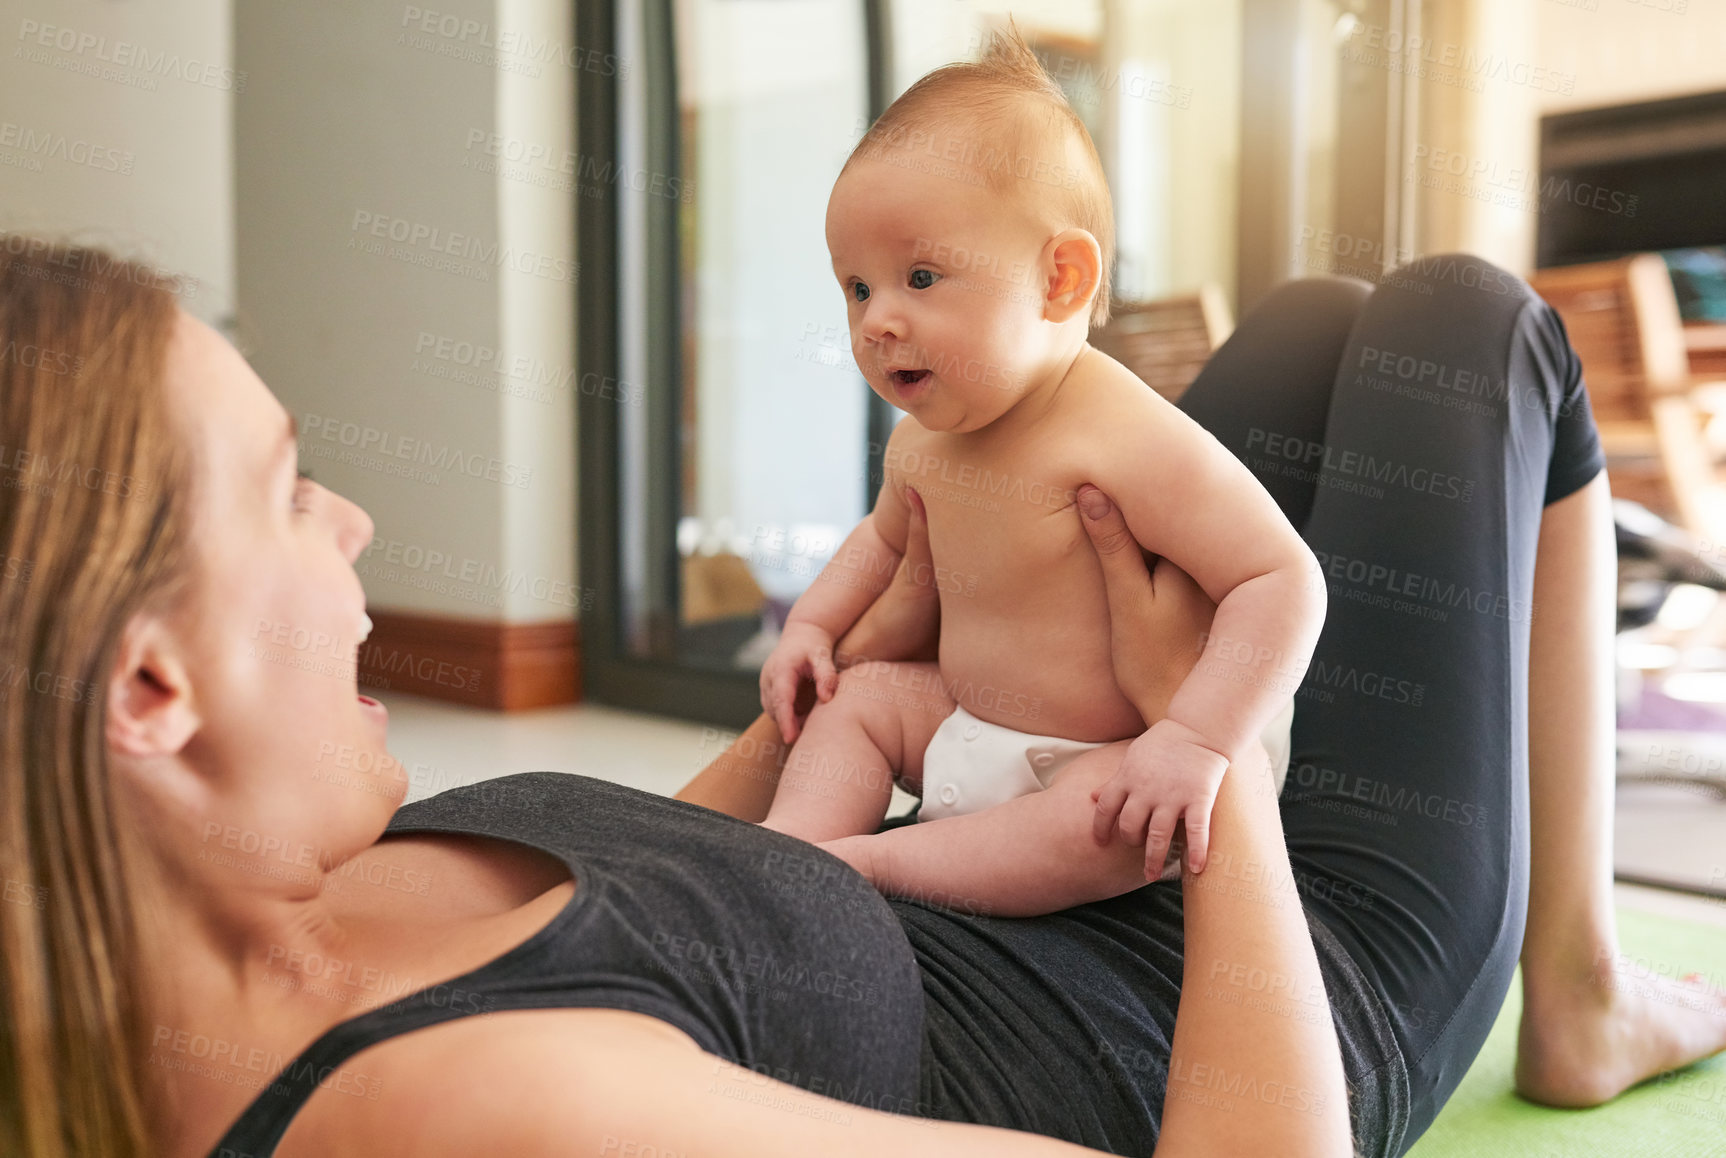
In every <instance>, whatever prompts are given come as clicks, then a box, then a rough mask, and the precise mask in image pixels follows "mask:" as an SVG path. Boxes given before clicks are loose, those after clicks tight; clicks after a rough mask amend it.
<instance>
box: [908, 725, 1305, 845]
mask: <svg viewBox="0 0 1726 1158" xmlns="http://www.w3.org/2000/svg"><path fill="white" fill-rule="evenodd" d="M1293 725H1294V697H1293V696H1290V697H1289V698H1288V699H1287V700H1285V701H1284V702H1283V706H1282V708H1281V709H1280V710H1279V711H1278V712H1277V714H1276V715H1275V716H1272V717H1271V721H1270V723H1268V724H1266V725H1265V727H1264V731H1263V732H1261V733H1260V734H1259V735H1260V738H1261V739H1262V740H1263V741H1264V746H1265V751H1267V752H1268V753H1270V758H1271V775H1272V777H1273V779H1274V780H1275V783H1276V791H1277V793H1278V795H1281V793H1282V787H1283V780H1284V779H1285V778H1286V777H1287V776H1288V766H1289V746H1290V739H1289V736H1290V729H1291V728H1292V727H1293ZM1105 743H1108V741H1087V740H1064V739H1062V738H1061V737H1059V736H1035V735H1032V734H1031V733H1029V732H1017V731H1014V730H1013V729H1012V728H1006V727H1002V726H1001V725H1000V724H991V723H989V722H988V721H987V720H979V719H978V718H977V717H976V716H973V715H972V714H971V713H970V712H967V711H966V710H965V709H964V708H962V707H956V708H954V709H953V714H952V715H950V716H948V717H947V718H946V719H945V720H942V721H941V726H940V727H939V728H936V729H935V735H934V737H933V738H932V739H930V741H929V747H928V748H927V749H926V750H925V751H924V753H923V804H922V807H920V808H919V809H918V810H917V819H918V820H919V821H923V820H944V819H946V818H947V817H950V816H964V815H965V814H967V813H971V812H981V811H983V810H984V809H985V808H993V807H994V806H995V805H997V804H1002V803H1005V802H1006V801H1008V800H1012V799H1014V798H1015V797H1019V796H1025V795H1027V794H1029V793H1032V792H1038V791H1041V790H1042V789H1044V788H1047V787H1048V786H1049V782H1050V781H1051V780H1053V779H1054V778H1055V773H1057V772H1059V771H1060V770H1061V769H1062V768H1063V767H1064V766H1065V765H1066V764H1067V763H1068V762H1069V761H1070V760H1072V759H1073V757H1075V756H1078V755H1080V754H1081V753H1084V752H1089V751H1090V750H1091V749H1093V748H1101V747H1103V745H1104V744H1105ZM1169 866H1170V867H1169V869H1168V870H1165V872H1164V877H1165V879H1167V878H1169V877H1170V876H1177V877H1178V876H1179V875H1180V864H1179V862H1178V861H1175V860H1171V861H1170V862H1169Z"/></svg>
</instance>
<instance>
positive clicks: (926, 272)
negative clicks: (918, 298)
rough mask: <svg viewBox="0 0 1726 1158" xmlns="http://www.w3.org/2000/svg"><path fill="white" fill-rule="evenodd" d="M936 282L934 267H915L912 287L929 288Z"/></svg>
mask: <svg viewBox="0 0 1726 1158" xmlns="http://www.w3.org/2000/svg"><path fill="white" fill-rule="evenodd" d="M934 284H935V271H934V270H932V269H914V270H912V271H911V288H912V289H928V288H929V287H930V286H932V285H934Z"/></svg>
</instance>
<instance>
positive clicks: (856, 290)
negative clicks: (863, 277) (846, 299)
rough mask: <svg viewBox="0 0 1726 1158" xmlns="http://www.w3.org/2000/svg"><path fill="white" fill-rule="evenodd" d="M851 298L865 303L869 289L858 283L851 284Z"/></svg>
mask: <svg viewBox="0 0 1726 1158" xmlns="http://www.w3.org/2000/svg"><path fill="white" fill-rule="evenodd" d="M851 296H852V297H854V298H856V299H857V300H858V301H860V302H866V301H868V300H869V287H868V286H866V285H864V284H863V283H862V282H860V281H854V282H852V283H851Z"/></svg>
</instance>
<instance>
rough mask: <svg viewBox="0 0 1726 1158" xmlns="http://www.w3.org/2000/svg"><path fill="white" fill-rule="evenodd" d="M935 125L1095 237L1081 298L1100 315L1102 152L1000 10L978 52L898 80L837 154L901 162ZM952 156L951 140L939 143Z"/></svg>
mask: <svg viewBox="0 0 1726 1158" xmlns="http://www.w3.org/2000/svg"><path fill="white" fill-rule="evenodd" d="M937 131H946V132H959V133H964V134H966V135H967V140H966V141H965V142H964V146H965V147H964V148H963V149H961V150H960V152H961V159H962V162H963V163H967V164H969V165H970V166H972V167H973V168H976V169H980V170H981V171H982V173H983V175H984V179H985V180H986V181H987V182H988V183H989V184H990V185H991V186H992V187H994V188H995V189H996V190H998V191H1008V190H1014V191H1018V192H1021V193H1023V192H1025V191H1027V190H1031V189H1033V188H1034V187H1035V186H1036V185H1039V184H1040V185H1043V186H1046V187H1047V188H1048V189H1049V194H1048V196H1049V197H1050V201H1051V203H1052V204H1054V205H1055V206H1057V207H1058V211H1059V214H1060V216H1061V217H1062V218H1063V219H1065V220H1064V222H1063V224H1062V225H1061V228H1063V229H1065V228H1074V227H1076V228H1079V229H1083V230H1086V231H1088V232H1089V233H1090V234H1091V235H1092V236H1093V237H1095V238H1096V239H1097V246H1098V248H1099V249H1100V250H1101V251H1102V270H1101V275H1100V277H1099V278H1098V282H1097V296H1096V298H1095V300H1094V301H1093V302H1092V305H1091V325H1092V326H1100V325H1102V324H1103V323H1104V322H1106V321H1108V320H1109V287H1110V282H1111V280H1112V279H1111V276H1110V273H1111V268H1112V267H1113V265H1114V261H1115V207H1114V202H1113V200H1112V199H1111V197H1110V195H1109V183H1108V178H1107V177H1106V176H1105V175H1104V173H1103V162H1102V158H1101V157H1099V156H1098V154H1097V146H1096V144H1095V142H1093V141H1092V140H1091V134H1090V132H1089V130H1087V129H1086V128H1085V122H1084V121H1082V120H1080V119H1079V114H1078V113H1076V112H1074V111H1073V106H1072V105H1071V104H1069V103H1068V101H1067V96H1066V94H1065V93H1064V92H1062V91H1061V86H1060V85H1059V84H1057V83H1056V82H1055V79H1054V78H1053V77H1051V76H1050V75H1049V74H1048V72H1047V71H1046V70H1044V68H1043V65H1042V62H1040V61H1039V60H1038V59H1037V54H1036V53H1035V52H1034V51H1032V49H1031V46H1030V45H1029V44H1027V43H1025V38H1024V37H1023V36H1022V35H1021V34H1020V33H1019V28H1018V25H1017V24H1016V23H1015V22H1013V20H1012V19H1011V18H1010V17H1009V19H1008V23H1007V27H1006V28H1005V29H1004V30H1000V29H998V30H996V31H995V33H994V34H993V35H992V36H991V38H990V41H989V45H988V48H987V49H986V50H985V51H984V53H983V56H982V59H980V60H976V61H961V62H959V63H956V64H949V65H945V66H944V67H941V68H938V69H936V70H935V71H933V72H931V73H929V74H928V75H926V76H924V77H923V78H922V79H920V80H919V81H917V83H915V84H913V85H912V86H911V87H910V88H908V89H906V90H905V91H904V92H903V93H902V94H901V95H900V97H899V99H898V100H896V101H894V102H893V103H892V104H891V105H889V106H888V107H887V111H886V112H884V113H882V114H881V115H880V117H878V118H877V119H876V121H875V123H874V124H872V125H870V126H869V131H868V132H866V133H864V134H863V139H862V140H860V141H858V142H857V147H856V148H855V149H853V150H852V151H851V155H850V157H848V158H847V159H846V161H845V166H844V169H841V170H840V174H841V175H843V174H844V170H845V169H849V168H850V167H851V164H852V162H854V161H856V160H858V159H859V158H866V159H879V160H885V161H887V162H888V163H890V164H905V163H907V158H905V157H901V156H899V155H897V152H896V151H898V150H905V149H909V148H911V147H913V146H919V145H922V144H924V143H925V142H926V141H927V140H929V139H931V137H930V134H933V133H935V132H937ZM940 155H942V156H944V157H948V158H950V157H952V156H953V151H952V150H951V148H950V147H949V148H945V149H943V150H942V151H941V154H940Z"/></svg>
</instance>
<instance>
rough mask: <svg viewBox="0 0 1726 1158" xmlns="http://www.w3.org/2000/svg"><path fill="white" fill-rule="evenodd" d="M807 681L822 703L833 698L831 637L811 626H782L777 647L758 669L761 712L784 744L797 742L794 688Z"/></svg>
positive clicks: (834, 680) (835, 674) (834, 677)
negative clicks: (772, 724)
mask: <svg viewBox="0 0 1726 1158" xmlns="http://www.w3.org/2000/svg"><path fill="white" fill-rule="evenodd" d="M805 678H807V679H810V680H812V681H814V684H815V695H816V697H817V698H818V699H819V700H820V701H821V702H823V703H825V702H826V701H828V700H830V699H832V698H833V692H834V691H835V689H837V688H838V686H839V673H838V671H837V670H835V669H834V667H833V637H832V636H831V635H829V634H828V633H827V632H825V631H823V630H821V628H819V627H816V626H815V625H814V624H812V623H799V622H796V621H793V622H791V623H787V624H786V625H785V631H784V632H783V633H782V634H781V635H780V637H779V643H778V645H777V646H776V647H774V649H773V653H772V654H771V655H769V656H768V657H767V662H766V663H764V664H762V665H761V710H762V711H764V712H766V713H767V714H768V715H769V716H772V717H773V722H774V723H775V724H778V725H779V734H780V736H782V737H783V738H784V740H785V742H786V743H787V744H790V743H793V742H795V741H796V739H797V734H798V732H799V731H800V730H801V726H800V725H799V724H798V721H797V708H796V703H797V688H798V686H799V685H800V684H801V683H802V682H803V680H804V679H805Z"/></svg>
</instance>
